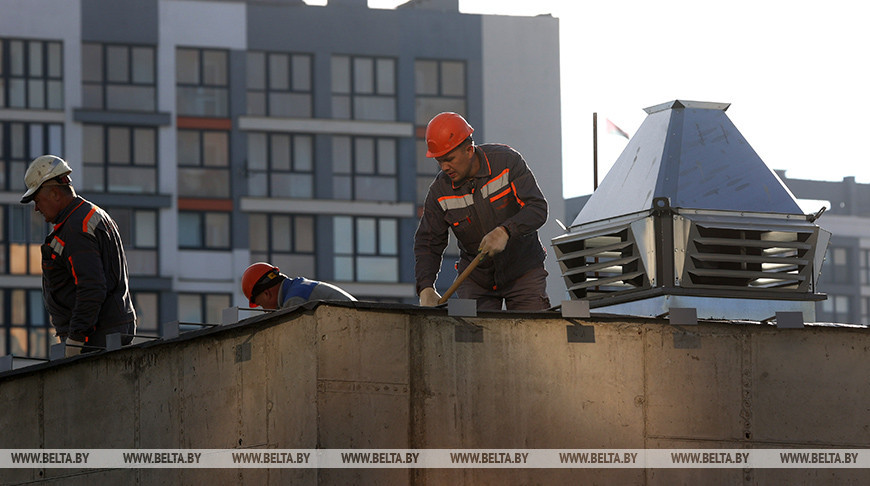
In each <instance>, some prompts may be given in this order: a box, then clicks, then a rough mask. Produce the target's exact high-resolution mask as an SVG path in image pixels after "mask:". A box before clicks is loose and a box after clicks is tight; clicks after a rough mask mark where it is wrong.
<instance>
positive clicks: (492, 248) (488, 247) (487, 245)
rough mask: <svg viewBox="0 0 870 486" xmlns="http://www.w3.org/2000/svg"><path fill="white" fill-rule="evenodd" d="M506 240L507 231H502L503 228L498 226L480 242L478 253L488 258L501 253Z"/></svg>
mask: <svg viewBox="0 0 870 486" xmlns="http://www.w3.org/2000/svg"><path fill="white" fill-rule="evenodd" d="M508 238H510V237H509V236H508V232H507V230H506V229H504V227H503V226H499V227H497V228H496V229H494V230H492V231H490V232H489V233H487V234H486V235H485V236H484V237H483V239H482V240H480V247H478V251H479V252H480V253H485V254H487V255H489V256H492V255H495V254H496V253H501V252H502V250H504V247H505V245H507V242H508Z"/></svg>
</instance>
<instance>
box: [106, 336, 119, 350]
mask: <svg viewBox="0 0 870 486" xmlns="http://www.w3.org/2000/svg"><path fill="white" fill-rule="evenodd" d="M119 349H121V333H120V332H115V333H112V334H106V351H117V350H119Z"/></svg>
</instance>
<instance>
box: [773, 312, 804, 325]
mask: <svg viewBox="0 0 870 486" xmlns="http://www.w3.org/2000/svg"><path fill="white" fill-rule="evenodd" d="M776 327H777V328H779V329H803V328H804V313H803V312H799V311H783V312H777V313H776Z"/></svg>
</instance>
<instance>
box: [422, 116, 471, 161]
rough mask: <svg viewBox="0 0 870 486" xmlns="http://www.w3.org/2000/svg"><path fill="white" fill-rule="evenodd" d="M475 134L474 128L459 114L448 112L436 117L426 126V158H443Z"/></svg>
mask: <svg viewBox="0 0 870 486" xmlns="http://www.w3.org/2000/svg"><path fill="white" fill-rule="evenodd" d="M473 132H474V128H471V125H469V124H468V122H467V121H465V118H462V115H460V114H459V113H453V112H452V111H446V112H444V113H439V114H437V115H435V116H434V117H433V118H432V119H431V120H429V125H427V126H426V147H427V149H428V150H427V151H426V157H441V156H442V155H444V154H446V153H447V152H450V151H451V150H453V149H455V148H456V147H458V146H459V144H461V143H462V142H463V141H464V140H465V139H466V138H468V136H469V135H471V134H472V133H473Z"/></svg>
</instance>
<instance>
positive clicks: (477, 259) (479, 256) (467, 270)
mask: <svg viewBox="0 0 870 486" xmlns="http://www.w3.org/2000/svg"><path fill="white" fill-rule="evenodd" d="M485 256H486V253H478V254H477V257H475V258H474V260H472V261H471V263H469V264H468V266H467V267H465V270H463V271H462V273H461V274H459V276H458V277H456V280H454V281H453V285H451V286H450V288H449V289H447V292H444V295H442V296H441V298H440V299H438V305H441V304H443V303H445V302H447V299H448V298H450V296H451V295H453V292H456V289H458V288H459V284H461V283H462V282H463V281H465V279H466V278H468V276H469V275H471V271H472V270H474V269H475V268H477V264H478V263H480V262H481V261H482V260H483V257H485Z"/></svg>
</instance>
